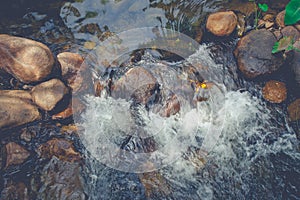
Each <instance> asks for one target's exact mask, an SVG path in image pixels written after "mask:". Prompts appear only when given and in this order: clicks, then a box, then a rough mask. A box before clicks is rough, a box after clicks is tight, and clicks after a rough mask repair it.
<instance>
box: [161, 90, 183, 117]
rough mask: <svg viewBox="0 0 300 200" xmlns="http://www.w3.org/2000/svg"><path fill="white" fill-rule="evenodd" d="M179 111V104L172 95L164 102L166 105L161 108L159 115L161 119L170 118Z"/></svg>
mask: <svg viewBox="0 0 300 200" xmlns="http://www.w3.org/2000/svg"><path fill="white" fill-rule="evenodd" d="M179 111H180V102H179V100H178V98H177V96H176V95H173V96H172V97H171V98H169V99H168V100H167V101H166V104H165V105H164V106H163V108H162V109H161V111H160V112H159V114H160V115H161V116H162V117H170V116H171V115H175V114H176V113H178V112H179Z"/></svg>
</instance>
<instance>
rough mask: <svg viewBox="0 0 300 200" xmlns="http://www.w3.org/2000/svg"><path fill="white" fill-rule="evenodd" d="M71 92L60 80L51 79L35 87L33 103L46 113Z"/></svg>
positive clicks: (32, 90)
mask: <svg viewBox="0 0 300 200" xmlns="http://www.w3.org/2000/svg"><path fill="white" fill-rule="evenodd" d="M68 92H69V90H68V88H67V87H66V86H65V84H64V83H63V82H62V81H61V80H59V79H51V80H49V81H46V82H43V83H41V84H39V85H36V86H34V87H33V88H32V89H31V96H32V100H33V102H34V103H35V104H36V105H38V106H39V107H40V108H42V109H43V110H46V111H50V110H52V109H53V108H54V107H55V106H56V104H57V103H58V102H59V101H61V100H62V99H63V97H64V96H65V95H66V94H67V93H68Z"/></svg>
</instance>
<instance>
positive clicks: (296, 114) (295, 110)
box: [288, 99, 300, 121]
mask: <svg viewBox="0 0 300 200" xmlns="http://www.w3.org/2000/svg"><path fill="white" fill-rule="evenodd" d="M288 113H289V118H290V120H291V121H297V120H299V119H300V99H296V100H295V101H293V102H292V103H291V104H290V105H289V106H288Z"/></svg>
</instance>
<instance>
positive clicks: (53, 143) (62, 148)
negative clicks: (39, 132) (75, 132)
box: [38, 138, 81, 162]
mask: <svg viewBox="0 0 300 200" xmlns="http://www.w3.org/2000/svg"><path fill="white" fill-rule="evenodd" d="M38 153H39V155H40V156H41V157H44V158H48V159H49V158H52V157H53V156H55V157H57V158H58V159H60V160H62V161H68V162H76V161H79V160H80V159H81V157H80V154H79V153H78V152H76V150H75V149H74V146H73V143H72V142H71V141H69V140H66V139H63V138H53V139H51V140H49V141H48V142H46V143H45V144H42V145H40V146H39V148H38Z"/></svg>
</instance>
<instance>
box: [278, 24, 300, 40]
mask: <svg viewBox="0 0 300 200" xmlns="http://www.w3.org/2000/svg"><path fill="white" fill-rule="evenodd" d="M281 33H282V36H283V37H284V36H287V37H288V36H293V37H294V40H295V41H296V40H299V39H300V33H299V31H298V30H297V29H296V28H295V27H293V26H286V27H284V28H283V29H282V30H281Z"/></svg>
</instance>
